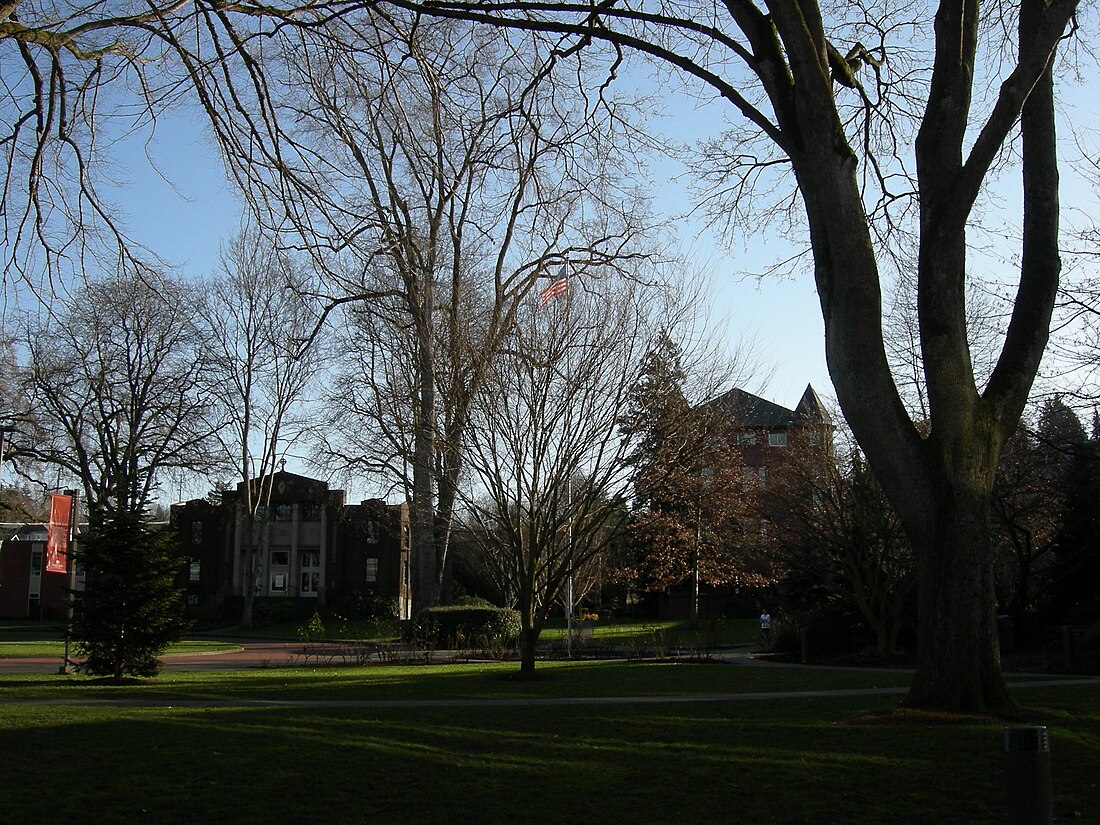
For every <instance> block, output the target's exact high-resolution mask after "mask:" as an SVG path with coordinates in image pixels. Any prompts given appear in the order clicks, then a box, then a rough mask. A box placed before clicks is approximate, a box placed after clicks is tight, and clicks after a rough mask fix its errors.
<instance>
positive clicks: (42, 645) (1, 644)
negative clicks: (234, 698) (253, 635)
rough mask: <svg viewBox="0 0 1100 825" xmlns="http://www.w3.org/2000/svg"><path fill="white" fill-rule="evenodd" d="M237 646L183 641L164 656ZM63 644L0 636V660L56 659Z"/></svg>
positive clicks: (62, 652)
mask: <svg viewBox="0 0 1100 825" xmlns="http://www.w3.org/2000/svg"><path fill="white" fill-rule="evenodd" d="M237 647H239V645H235V644H233V643H231V642H213V641H206V640H194V639H190V640H185V641H182V642H176V643H175V644H172V645H169V646H168V649H167V650H166V651H165V652H164V655H166V656H172V655H179V654H182V653H191V654H194V653H216V652H218V651H221V650H236V649H237ZM64 651H65V643H64V642H58V641H18V642H14V641H6V640H4V638H3V637H2V636H0V659H33V658H39V657H41V658H57V659H58V660H60V659H61V657H62V656H63V655H64Z"/></svg>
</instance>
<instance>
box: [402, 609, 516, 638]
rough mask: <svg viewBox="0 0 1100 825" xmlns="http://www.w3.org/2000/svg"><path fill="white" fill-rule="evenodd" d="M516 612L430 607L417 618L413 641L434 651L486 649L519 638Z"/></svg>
mask: <svg viewBox="0 0 1100 825" xmlns="http://www.w3.org/2000/svg"><path fill="white" fill-rule="evenodd" d="M519 632H520V618H519V611H517V610H509V609H508V608H504V607H473V606H466V605H454V606H451V607H430V608H428V609H427V610H425V611H423V612H422V613H421V614H420V616H419V617H417V621H416V625H415V628H414V634H415V640H416V641H417V642H419V643H421V644H424V645H431V646H436V647H455V648H459V647H477V648H488V647H497V646H499V645H502V644H504V645H510V644H513V643H514V642H515V641H516V639H518V638H519Z"/></svg>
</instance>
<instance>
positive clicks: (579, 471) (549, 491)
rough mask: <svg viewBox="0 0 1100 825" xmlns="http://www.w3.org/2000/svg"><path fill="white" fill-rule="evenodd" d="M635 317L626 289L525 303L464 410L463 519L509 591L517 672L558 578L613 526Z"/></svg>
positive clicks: (605, 540)
mask: <svg viewBox="0 0 1100 825" xmlns="http://www.w3.org/2000/svg"><path fill="white" fill-rule="evenodd" d="M601 286H605V287H606V286H608V285H607V284H601ZM647 309H648V307H647V302H646V296H645V295H644V294H643V290H642V289H641V288H629V287H622V288H612V289H601V290H600V291H599V292H595V291H591V292H590V291H583V292H582V291H580V290H574V291H573V292H572V294H571V295H570V296H569V297H568V298H562V297H559V298H558V299H556V301H555V302H552V303H550V304H548V305H547V306H545V307H540V306H539V305H538V304H537V303H535V302H529V303H528V304H526V305H525V306H524V307H523V308H522V311H521V313H520V316H519V318H518V321H519V323H517V325H516V326H515V327H514V328H513V332H512V334H511V335H510V336H509V339H508V342H507V346H506V347H505V348H504V349H503V350H502V351H501V353H500V356H499V357H498V358H497V359H495V360H494V362H493V364H492V367H491V373H490V374H491V379H492V384H493V387H494V391H493V392H492V393H485V394H483V395H482V396H481V397H480V398H479V399H478V403H477V404H476V405H475V407H474V410H473V417H472V422H471V423H472V426H471V428H470V434H469V443H470V451H469V467H470V472H471V479H470V483H469V490H470V491H471V493H470V495H469V497H468V500H467V502H466V510H467V511H468V513H469V519H470V521H471V524H470V528H471V534H472V535H473V536H475V537H477V538H479V539H480V540H481V541H483V542H486V543H488V544H489V545H490V546H491V548H492V555H493V556H494V557H495V558H497V559H498V560H500V561H501V562H502V564H501V565H500V567H501V569H500V571H499V573H500V575H501V577H503V578H506V579H507V581H508V582H510V587H509V588H508V590H509V591H510V592H511V593H513V594H514V596H515V599H516V606H517V608H518V609H519V612H520V616H521V623H522V628H523V629H522V635H521V670H522V671H523V672H525V673H529V672H531V671H533V669H534V667H535V644H536V642H537V640H538V637H539V634H540V632H541V631H542V627H543V624H544V622H545V620H546V618H547V615H548V613H549V611H550V609H551V607H552V605H553V604H554V603H555V601H556V600H557V599H559V598H560V597H561V595H562V594H563V591H564V589H565V587H566V584H567V582H568V580H569V577H570V575H571V574H572V572H573V571H574V570H577V569H579V568H583V567H584V566H585V565H586V564H587V563H588V562H589V561H590V560H592V559H593V558H595V557H596V556H597V555H598V554H600V553H601V552H602V551H604V550H605V549H606V548H607V547H608V546H609V545H610V543H611V542H612V541H613V540H614V539H615V537H616V533H617V528H618V527H619V526H620V525H621V523H622V522H623V521H624V520H625V517H626V513H627V509H626V505H627V502H628V500H629V497H630V493H631V488H630V484H629V479H630V473H631V470H630V465H629V462H628V460H627V459H628V457H629V454H630V451H631V444H630V442H629V440H628V439H624V438H622V437H621V436H620V434H619V431H618V421H619V419H620V417H621V416H622V414H623V412H624V411H625V407H626V403H627V398H628V395H629V393H630V390H631V388H632V387H633V385H634V382H635V380H636V377H637V374H638V370H639V368H640V365H641V360H642V358H643V356H644V355H645V353H646V351H647V349H648V347H649V344H650V341H651V340H652V336H653V331H654V327H652V326H649V325H648V322H649V320H650V319H649V317H648V315H647V311H646V310H647Z"/></svg>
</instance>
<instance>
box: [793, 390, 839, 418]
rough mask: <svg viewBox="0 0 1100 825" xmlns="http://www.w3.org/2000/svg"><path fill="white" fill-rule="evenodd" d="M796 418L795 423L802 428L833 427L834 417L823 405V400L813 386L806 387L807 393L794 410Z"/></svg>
mask: <svg viewBox="0 0 1100 825" xmlns="http://www.w3.org/2000/svg"><path fill="white" fill-rule="evenodd" d="M794 417H795V423H796V424H799V425H801V426H807V425H811V424H827V425H829V426H830V427H831V426H832V425H833V417H832V416H831V415H829V411H828V410H827V409H826V408H825V405H824V404H822V403H821V398H819V397H818V394H817V393H816V392H814V388H813V385H812V384H807V385H806V392H804V393H802V398H801V399H800V400H799V402H798V406H796V407H795V408H794Z"/></svg>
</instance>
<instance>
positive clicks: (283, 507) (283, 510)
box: [275, 504, 294, 522]
mask: <svg viewBox="0 0 1100 825" xmlns="http://www.w3.org/2000/svg"><path fill="white" fill-rule="evenodd" d="M293 520H294V505H293V504H276V505H275V521H282V522H287V521H293Z"/></svg>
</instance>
